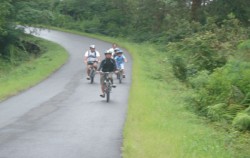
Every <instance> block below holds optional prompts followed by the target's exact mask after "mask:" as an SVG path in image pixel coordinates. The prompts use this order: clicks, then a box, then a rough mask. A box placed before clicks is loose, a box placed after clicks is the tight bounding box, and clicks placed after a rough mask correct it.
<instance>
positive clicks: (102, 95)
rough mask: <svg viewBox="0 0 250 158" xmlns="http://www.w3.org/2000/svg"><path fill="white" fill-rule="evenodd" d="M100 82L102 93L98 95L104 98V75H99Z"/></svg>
mask: <svg viewBox="0 0 250 158" xmlns="http://www.w3.org/2000/svg"><path fill="white" fill-rule="evenodd" d="M100 83H101V91H102V94H101V95H100V96H101V97H103V98H104V97H105V94H104V76H103V75H100Z"/></svg>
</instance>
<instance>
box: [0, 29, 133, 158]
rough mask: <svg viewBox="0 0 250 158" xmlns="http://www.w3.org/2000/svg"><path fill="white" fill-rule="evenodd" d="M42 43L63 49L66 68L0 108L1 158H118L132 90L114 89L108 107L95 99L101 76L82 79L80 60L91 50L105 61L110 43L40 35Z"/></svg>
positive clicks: (52, 33) (56, 33)
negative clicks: (46, 41)
mask: <svg viewBox="0 0 250 158" xmlns="http://www.w3.org/2000/svg"><path fill="white" fill-rule="evenodd" d="M38 36H40V37H42V38H45V39H48V40H51V41H54V42H56V43H59V44H60V45H62V46H63V47H64V48H65V49H66V50H67V51H68V52H69V54H70V58H69V60H68V62H67V63H66V64H65V65H64V66H63V67H62V68H61V69H59V70H58V71H56V72H55V73H54V74H53V75H51V76H50V77H49V78H48V79H46V80H44V81H43V82H41V83H40V84H38V85H37V86H35V87H33V88H31V89H28V90H26V91H24V92H22V93H21V94H19V95H17V96H14V97H11V98H9V99H8V100H6V101H4V102H2V103H0V158H120V157H121V147H122V139H123V138H122V130H123V126H124V122H125V117H126V111H127V104H128V95H129V89H130V84H131V63H132V62H131V57H130V56H129V54H127V53H125V55H126V56H127V58H128V60H129V63H127V65H126V69H127V76H128V77H127V78H126V79H125V80H124V83H122V84H119V83H118V82H117V81H116V80H115V83H116V84H117V88H115V89H113V92H112V94H111V101H110V102H109V103H106V102H105V100H104V99H103V98H100V97H99V94H100V85H99V75H97V77H96V79H95V83H94V84H90V83H89V81H87V80H86V79H85V77H86V76H85V65H84V64H83V54H84V52H85V51H86V49H88V47H89V45H90V44H95V45H96V47H97V50H99V51H100V53H101V54H102V56H103V50H105V49H108V48H110V47H111V44H110V43H106V42H103V41H100V40H96V39H91V38H87V37H82V36H78V35H73V34H69V33H63V32H59V31H48V30H43V31H41V32H40V33H39V35H38Z"/></svg>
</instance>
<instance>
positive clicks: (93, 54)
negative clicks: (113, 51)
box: [84, 50, 100, 61]
mask: <svg viewBox="0 0 250 158" xmlns="http://www.w3.org/2000/svg"><path fill="white" fill-rule="evenodd" d="M84 56H85V57H87V58H88V59H87V61H96V58H98V57H100V53H99V52H98V51H94V52H91V51H90V50H88V51H86V53H85V55H84Z"/></svg>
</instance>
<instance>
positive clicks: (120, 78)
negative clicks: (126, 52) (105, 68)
mask: <svg viewBox="0 0 250 158" xmlns="http://www.w3.org/2000/svg"><path fill="white" fill-rule="evenodd" d="M122 78H123V69H118V73H117V79H118V80H119V83H122Z"/></svg>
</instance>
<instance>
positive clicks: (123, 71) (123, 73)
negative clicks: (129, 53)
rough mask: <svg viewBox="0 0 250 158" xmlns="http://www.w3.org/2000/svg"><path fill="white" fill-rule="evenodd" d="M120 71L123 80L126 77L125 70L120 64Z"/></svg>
mask: <svg viewBox="0 0 250 158" xmlns="http://www.w3.org/2000/svg"><path fill="white" fill-rule="evenodd" d="M121 69H122V77H123V78H125V77H126V75H125V68H124V63H123V64H121Z"/></svg>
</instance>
